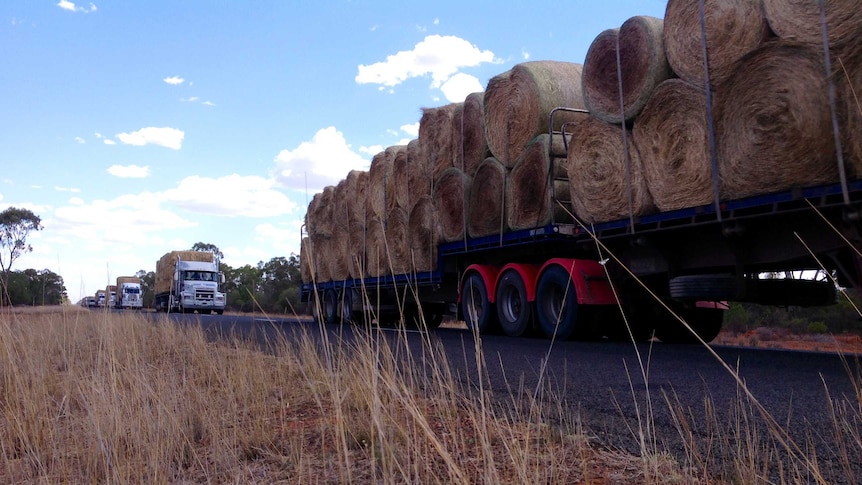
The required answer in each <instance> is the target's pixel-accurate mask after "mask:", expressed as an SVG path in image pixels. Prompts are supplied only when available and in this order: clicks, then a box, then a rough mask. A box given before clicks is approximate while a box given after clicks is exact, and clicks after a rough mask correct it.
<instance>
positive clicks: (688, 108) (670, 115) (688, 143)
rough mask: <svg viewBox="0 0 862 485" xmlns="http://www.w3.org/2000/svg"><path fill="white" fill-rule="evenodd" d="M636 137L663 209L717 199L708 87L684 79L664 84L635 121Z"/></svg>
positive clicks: (650, 183) (652, 188)
mask: <svg viewBox="0 0 862 485" xmlns="http://www.w3.org/2000/svg"><path fill="white" fill-rule="evenodd" d="M632 138H633V143H634V145H635V147H637V152H638V154H639V155H640V158H641V163H642V165H643V174H644V178H645V179H646V184H647V187H648V188H649V192H650V194H652V197H653V201H654V202H655V205H656V207H657V208H658V209H659V210H662V211H669V210H675V209H682V208H684V207H694V206H698V205H704V204H709V203H710V202H712V201H713V200H714V188H713V174H712V162H711V161H710V160H711V155H710V149H709V120H708V119H707V111H706V93H705V92H704V91H702V90H701V89H698V88H697V87H695V86H692V85H691V84H689V83H687V82H685V81H683V80H682V79H669V80H667V81H665V82H663V83H661V84H659V86H658V87H657V88H656V90H655V91H654V92H653V95H652V97H650V100H649V101H648V102H647V104H646V106H645V107H644V109H643V111H641V114H640V116H638V117H637V118H636V119H635V123H634V128H633V129H632Z"/></svg>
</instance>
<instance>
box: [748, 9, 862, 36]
mask: <svg viewBox="0 0 862 485" xmlns="http://www.w3.org/2000/svg"><path fill="white" fill-rule="evenodd" d="M823 4H824V6H825V10H826V25H827V27H828V32H829V43H830V45H832V46H833V47H838V46H840V45H843V44H848V43H853V42H855V41H858V36H859V35H860V34H862V28H860V27H862V6H860V4H859V2H858V1H857V0H824V2H823ZM763 11H764V12H765V15H766V19H767V21H768V22H769V26H770V27H771V28H772V31H773V32H775V33H776V35H778V36H779V37H781V38H782V39H785V40H790V41H797V42H804V43H808V44H816V45H819V46H821V47H822V45H823V33H822V26H821V23H820V7H819V2H817V1H816V0H763Z"/></svg>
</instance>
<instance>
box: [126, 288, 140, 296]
mask: <svg viewBox="0 0 862 485" xmlns="http://www.w3.org/2000/svg"><path fill="white" fill-rule="evenodd" d="M125 292H126V293H127V294H130V295H137V294H138V293H140V292H141V290H140V288H126V289H125Z"/></svg>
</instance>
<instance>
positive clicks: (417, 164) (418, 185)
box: [405, 140, 434, 210]
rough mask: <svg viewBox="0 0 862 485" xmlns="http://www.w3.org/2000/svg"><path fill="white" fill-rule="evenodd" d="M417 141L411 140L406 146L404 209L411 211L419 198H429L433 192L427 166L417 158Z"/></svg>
mask: <svg viewBox="0 0 862 485" xmlns="http://www.w3.org/2000/svg"><path fill="white" fill-rule="evenodd" d="M418 147H419V141H418V140H413V141H411V142H410V143H408V144H407V186H408V187H409V191H408V196H409V200H408V204H407V207H405V209H408V210H413V206H414V205H416V201H418V200H419V199H420V198H421V197H425V196H429V197H430V196H431V194H432V193H433V190H434V178H433V177H432V176H431V173H430V172H429V171H428V166H427V165H426V164H424V163H422V159H421V158H419V149H418Z"/></svg>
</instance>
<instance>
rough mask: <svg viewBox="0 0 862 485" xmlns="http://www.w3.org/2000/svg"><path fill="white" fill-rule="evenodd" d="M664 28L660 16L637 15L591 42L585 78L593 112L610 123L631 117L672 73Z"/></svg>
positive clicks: (589, 105) (587, 98)
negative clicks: (664, 39) (663, 33)
mask: <svg viewBox="0 0 862 485" xmlns="http://www.w3.org/2000/svg"><path fill="white" fill-rule="evenodd" d="M662 31H663V22H662V20H661V19H657V18H655V17H645V16H637V17H632V18H630V19H628V20H626V21H625V22H624V23H623V25H622V27H620V28H619V29H611V30H605V31H604V32H602V33H600V34H599V35H598V36H597V37H596V39H595V40H594V41H593V43H592V44H590V48H589V50H588V51H587V57H586V60H585V61H584V73H583V77H582V82H583V91H584V103H585V104H586V106H587V109H589V110H590V114H591V115H593V116H595V117H596V118H599V119H601V120H603V121H607V122H608V123H622V122H623V121H626V122H628V121H631V120H632V119H634V117H635V116H637V114H638V113H640V110H641V109H643V107H644V105H645V104H646V102H647V100H648V99H649V96H650V94H651V93H652V91H653V89H655V87H656V86H657V85H658V84H659V83H661V82H662V81H664V80H665V79H668V78H669V77H671V76H672V75H673V72H672V71H671V69H670V65H669V64H668V63H667V58H666V57H665V53H664V42H663V41H662ZM618 42H619V71H618V69H617V45H618ZM620 75H621V76H620ZM620 78H622V93H620V86H619V84H620V83H619V79H620ZM620 94H622V97H623V106H622V108H623V111H622V113H621V112H620Z"/></svg>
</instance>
